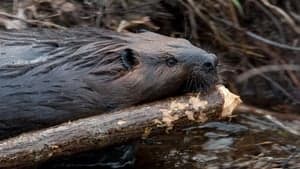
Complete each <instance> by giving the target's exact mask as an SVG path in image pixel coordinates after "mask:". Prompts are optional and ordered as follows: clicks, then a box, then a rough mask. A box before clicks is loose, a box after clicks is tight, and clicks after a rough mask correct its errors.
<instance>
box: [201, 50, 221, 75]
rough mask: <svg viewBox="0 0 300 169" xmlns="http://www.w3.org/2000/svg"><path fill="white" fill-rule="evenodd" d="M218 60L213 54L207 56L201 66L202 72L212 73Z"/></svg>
mask: <svg viewBox="0 0 300 169" xmlns="http://www.w3.org/2000/svg"><path fill="white" fill-rule="evenodd" d="M217 65H218V58H217V56H216V55H214V54H208V55H206V56H205V59H204V62H203V64H202V66H203V69H204V71H206V72H212V71H215V70H216V69H217Z"/></svg>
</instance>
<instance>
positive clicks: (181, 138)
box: [135, 115, 300, 169]
mask: <svg viewBox="0 0 300 169" xmlns="http://www.w3.org/2000/svg"><path fill="white" fill-rule="evenodd" d="M283 124H284V125H289V126H290V127H293V128H294V129H295V130H298V131H299V128H300V122H299V121H298V122H286V123H283ZM135 168H136V169H177V168H180V169H185V168H186V169H202V168H207V169H221V168H222V169H223V168H226V169H227V168H228V169H232V168H241V169H242V168H245V169H246V168H249V169H250V168H251V169H256V168H257V169H268V168H290V169H296V168H297V169H300V136H297V135H295V134H291V133H290V132H289V131H288V130H284V129H282V127H281V126H279V125H278V124H275V123H274V122H272V121H270V120H268V119H266V118H263V117H256V116H252V115H241V116H240V117H237V118H235V119H233V121H231V122H226V121H223V122H210V123H207V124H204V125H201V126H198V127H193V128H187V129H185V130H183V131H177V132H174V133H172V134H169V135H164V136H159V137H152V138H149V139H147V140H146V141H145V142H144V143H141V144H139V145H138V149H137V160H136V165H135Z"/></svg>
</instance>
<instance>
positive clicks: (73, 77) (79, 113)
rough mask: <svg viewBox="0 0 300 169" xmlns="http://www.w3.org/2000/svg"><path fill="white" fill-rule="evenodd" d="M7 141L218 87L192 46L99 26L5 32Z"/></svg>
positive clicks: (2, 88)
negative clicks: (73, 122)
mask: <svg viewBox="0 0 300 169" xmlns="http://www.w3.org/2000/svg"><path fill="white" fill-rule="evenodd" d="M0 50H1V51H0V139H3V138H7V137H11V136H15V135H17V134H19V133H21V132H25V131H29V130H36V129H40V128H44V127H47V126H51V125H55V124H58V123H62V122H65V121H69V120H75V119H78V118H82V117H86V116H91V115H94V114H100V113H106V112H109V111H112V110H116V109H120V108H124V107H128V106H132V105H136V104H140V103H143V102H148V101H152V100H156V99H160V98H163V97H167V96H173V95H177V94H180V93H183V92H193V91H196V92H205V91H207V90H209V89H210V88H211V87H212V86H214V84H215V83H216V82H217V79H218V78H217V64H218V63H217V57H216V56H215V55H214V54H211V53H208V52H206V51H205V50H202V49H200V48H198V47H196V46H194V45H192V44H191V43H190V42H189V41H188V40H185V39H181V38H172V37H167V36H164V35H160V34H157V33H153V32H147V31H146V32H141V33H116V32H113V31H109V30H104V29H96V28H74V29H67V30H51V29H38V28H36V29H31V30H22V31H0Z"/></svg>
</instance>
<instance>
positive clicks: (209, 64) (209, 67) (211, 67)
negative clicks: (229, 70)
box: [203, 62, 215, 72]
mask: <svg viewBox="0 0 300 169" xmlns="http://www.w3.org/2000/svg"><path fill="white" fill-rule="evenodd" d="M203 68H204V70H205V71H207V72H210V71H213V70H214V69H215V66H214V63H212V62H205V63H204V64H203Z"/></svg>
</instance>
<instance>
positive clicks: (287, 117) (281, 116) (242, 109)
mask: <svg viewBox="0 0 300 169" xmlns="http://www.w3.org/2000/svg"><path fill="white" fill-rule="evenodd" d="M236 111H239V112H245V113H249V112H251V113H255V114H258V115H271V116H274V117H277V118H279V119H282V120H299V121H300V116H298V115H296V114H291V113H280V112H274V111H270V110H265V109H261V108H258V107H255V106H250V105H246V104H241V105H239V106H238V107H237V108H236Z"/></svg>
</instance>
